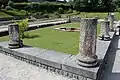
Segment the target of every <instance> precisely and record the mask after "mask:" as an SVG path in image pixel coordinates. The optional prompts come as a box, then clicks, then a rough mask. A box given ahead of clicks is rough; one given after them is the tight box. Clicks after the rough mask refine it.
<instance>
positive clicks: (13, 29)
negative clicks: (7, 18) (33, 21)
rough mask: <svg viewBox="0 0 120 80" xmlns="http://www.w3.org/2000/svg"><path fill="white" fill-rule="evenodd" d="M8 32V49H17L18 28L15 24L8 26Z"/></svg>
mask: <svg viewBox="0 0 120 80" xmlns="http://www.w3.org/2000/svg"><path fill="white" fill-rule="evenodd" d="M8 31H9V37H10V41H9V48H11V49H14V48H19V40H20V38H19V27H18V25H17V24H10V25H9V26H8Z"/></svg>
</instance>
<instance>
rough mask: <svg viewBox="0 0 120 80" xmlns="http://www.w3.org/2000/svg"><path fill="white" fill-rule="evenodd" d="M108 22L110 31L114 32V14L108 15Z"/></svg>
mask: <svg viewBox="0 0 120 80" xmlns="http://www.w3.org/2000/svg"><path fill="white" fill-rule="evenodd" d="M108 20H109V21H110V31H114V27H113V24H114V13H109V15H108Z"/></svg>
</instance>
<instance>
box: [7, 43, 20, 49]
mask: <svg viewBox="0 0 120 80" xmlns="http://www.w3.org/2000/svg"><path fill="white" fill-rule="evenodd" d="M8 45H9V46H8V48H10V49H17V48H19V41H10V42H9V44H8Z"/></svg>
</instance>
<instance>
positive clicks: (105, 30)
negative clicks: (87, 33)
mask: <svg viewBox="0 0 120 80" xmlns="http://www.w3.org/2000/svg"><path fill="white" fill-rule="evenodd" d="M109 23H110V22H109V21H108V20H105V21H101V27H100V35H99V39H100V40H110V35H109V31H110V28H109Z"/></svg>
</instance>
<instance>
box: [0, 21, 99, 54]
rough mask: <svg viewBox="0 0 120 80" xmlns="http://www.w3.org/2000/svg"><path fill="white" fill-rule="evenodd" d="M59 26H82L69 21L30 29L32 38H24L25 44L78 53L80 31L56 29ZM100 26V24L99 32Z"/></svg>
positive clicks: (5, 39)
mask: <svg viewBox="0 0 120 80" xmlns="http://www.w3.org/2000/svg"><path fill="white" fill-rule="evenodd" d="M57 27H77V28H79V27H80V24H79V23H68V24H62V25H57V26H51V27H46V28H40V29H37V30H33V31H28V32H26V34H29V35H31V36H35V37H31V38H25V39H23V41H24V44H25V45H31V46H34V47H38V48H45V49H49V50H55V51H59V52H64V53H69V54H77V53H78V51H79V36H80V33H79V32H64V31H59V30H54V29H53V28H57ZM99 28H100V27H99V26H98V30H97V31H98V33H99V30H100V29H99ZM8 39H9V37H8V36H4V37H0V41H8Z"/></svg>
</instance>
